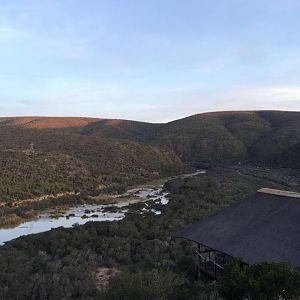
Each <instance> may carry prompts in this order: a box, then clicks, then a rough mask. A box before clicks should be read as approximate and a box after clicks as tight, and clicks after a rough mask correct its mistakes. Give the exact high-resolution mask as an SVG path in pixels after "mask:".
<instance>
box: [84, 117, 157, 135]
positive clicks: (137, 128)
mask: <svg viewBox="0 0 300 300" xmlns="http://www.w3.org/2000/svg"><path fill="white" fill-rule="evenodd" d="M161 126H162V125H161V124H152V123H146V122H136V121H129V120H108V119H103V120H100V121H98V122H96V123H91V124H89V125H87V126H85V127H84V128H83V129H82V130H81V134H83V135H95V136H105V137H111V138H118V139H133V140H142V139H144V138H145V137H147V136H148V135H149V134H150V135H151V134H152V133H153V132H155V131H156V130H158V128H160V127H161Z"/></svg>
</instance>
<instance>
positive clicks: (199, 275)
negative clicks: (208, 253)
mask: <svg viewBox="0 0 300 300" xmlns="http://www.w3.org/2000/svg"><path fill="white" fill-rule="evenodd" d="M200 252H201V246H200V244H199V243H198V275H197V276H198V280H199V279H201V271H200V267H201V263H202V261H201V256H200Z"/></svg>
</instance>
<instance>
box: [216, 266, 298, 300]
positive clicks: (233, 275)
mask: <svg viewBox="0 0 300 300" xmlns="http://www.w3.org/2000/svg"><path fill="white" fill-rule="evenodd" d="M219 292H220V294H221V295H222V297H223V298H224V299H228V300H231V299H236V300H239V299H261V300H269V299H270V300H272V299H295V298H296V297H297V296H300V272H299V271H298V270H292V269H291V268H290V267H289V266H288V265H287V264H284V263H262V264H258V265H251V266H241V264H240V262H239V261H235V262H233V263H231V264H229V265H227V266H226V267H225V270H224V276H223V278H222V279H221V281H220V283H219Z"/></svg>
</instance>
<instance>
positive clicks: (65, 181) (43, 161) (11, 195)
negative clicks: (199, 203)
mask: <svg viewBox="0 0 300 300" xmlns="http://www.w3.org/2000/svg"><path fill="white" fill-rule="evenodd" d="M0 167H1V171H2V172H1V174H0V201H2V202H9V201H16V200H22V199H29V198H32V197H36V196H41V195H48V194H57V193H62V192H75V193H76V192H81V193H85V192H88V193H94V194H95V193H97V192H98V193H100V192H101V191H103V190H104V191H107V190H113V189H114V190H122V189H124V188H125V187H126V186H127V185H132V184H135V183H137V182H143V181H147V180H149V179H151V178H158V177H161V176H165V175H168V174H174V173H176V172H178V171H179V170H180V169H181V168H182V166H181V162H180V160H179V159H178V158H177V157H176V155H174V154H170V153H166V152H165V151H160V150H158V149H156V148H154V147H152V146H149V145H144V144H140V143H137V142H133V141H125V140H116V139H109V138H100V137H89V136H81V135H79V134H75V133H72V132H61V131H56V130H46V129H43V130H42V129H31V128H22V127H21V128H20V127H14V126H10V127H1V128H0Z"/></svg>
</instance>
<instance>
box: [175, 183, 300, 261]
mask: <svg viewBox="0 0 300 300" xmlns="http://www.w3.org/2000/svg"><path fill="white" fill-rule="evenodd" d="M178 237H180V238H184V239H189V240H192V241H195V242H197V243H200V244H202V245H205V246H207V247H209V248H212V249H214V250H218V251H220V252H223V253H226V254H228V255H230V256H233V257H238V258H241V259H242V261H244V262H246V263H259V262H263V261H267V262H288V263H290V264H291V265H292V266H294V267H300V194H296V193H286V192H283V191H277V190H271V189H261V190H259V191H258V192H257V193H255V194H253V195H252V196H250V197H248V198H246V199H244V200H241V201H239V202H237V203H235V204H233V205H231V206H229V207H228V208H225V209H223V210H221V211H218V212H217V213H215V214H213V215H211V216H209V217H207V218H205V219H204V220H202V221H199V222H197V223H195V224H193V225H191V226H189V227H187V228H186V229H184V230H182V231H181V232H180V233H179V234H178Z"/></svg>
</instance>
